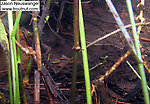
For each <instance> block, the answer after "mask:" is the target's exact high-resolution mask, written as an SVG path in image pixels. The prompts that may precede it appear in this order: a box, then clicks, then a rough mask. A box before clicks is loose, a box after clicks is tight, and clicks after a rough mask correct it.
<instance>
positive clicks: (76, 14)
mask: <svg viewBox="0 0 150 104" xmlns="http://www.w3.org/2000/svg"><path fill="white" fill-rule="evenodd" d="M79 49H80V46H79V0H74V61H73V75H72V86H71V91H72V92H71V93H72V94H71V95H72V96H71V104H75V97H76V79H77V68H78V54H79Z"/></svg>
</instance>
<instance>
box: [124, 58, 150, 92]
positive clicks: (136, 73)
mask: <svg viewBox="0 0 150 104" xmlns="http://www.w3.org/2000/svg"><path fill="white" fill-rule="evenodd" d="M126 62H127V64H128V65H129V67H130V68H131V69H132V71H133V72H134V73H135V75H136V76H137V77H138V78H139V79H140V80H141V76H140V75H139V74H138V72H137V71H136V70H135V69H134V68H133V66H132V65H131V64H130V63H129V61H126ZM147 89H148V90H149V91H150V88H149V86H148V85H147Z"/></svg>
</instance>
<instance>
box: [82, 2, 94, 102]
mask: <svg viewBox="0 0 150 104" xmlns="http://www.w3.org/2000/svg"><path fill="white" fill-rule="evenodd" d="M79 29H80V39H81V47H82V49H81V50H82V59H83V68H84V77H85V86H86V97H87V104H92V97H91V86H90V75H89V66H88V58H87V49H86V41H85V32H84V23H83V15H82V7H81V0H79Z"/></svg>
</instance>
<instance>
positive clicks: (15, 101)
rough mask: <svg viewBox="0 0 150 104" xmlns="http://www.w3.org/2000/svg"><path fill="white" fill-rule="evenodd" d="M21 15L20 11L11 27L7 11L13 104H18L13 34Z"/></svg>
mask: <svg viewBox="0 0 150 104" xmlns="http://www.w3.org/2000/svg"><path fill="white" fill-rule="evenodd" d="M21 13H22V12H21V11H20V12H19V13H18V16H17V18H16V22H15V25H14V27H13V14H12V11H8V22H9V36H10V49H11V66H12V76H13V91H14V103H15V104H18V103H20V93H19V78H18V65H17V55H16V43H15V34H16V30H17V27H18V24H19V21H20V17H21Z"/></svg>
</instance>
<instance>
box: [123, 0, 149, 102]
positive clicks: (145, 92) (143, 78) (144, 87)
mask: <svg viewBox="0 0 150 104" xmlns="http://www.w3.org/2000/svg"><path fill="white" fill-rule="evenodd" d="M126 3H127V6H128V11H129V16H130V22H131V24H132V31H133V37H134V40H135V47H136V52H137V55H138V57H139V58H140V59H141V60H142V57H141V50H140V42H139V39H138V36H137V31H136V26H135V21H134V15H133V9H132V4H131V1H130V0H126ZM138 67H139V71H140V75H141V84H142V91H143V95H144V101H145V104H149V93H148V90H147V82H146V76H145V71H144V66H143V63H138Z"/></svg>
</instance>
